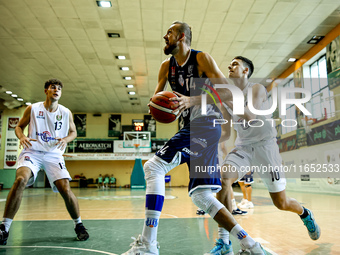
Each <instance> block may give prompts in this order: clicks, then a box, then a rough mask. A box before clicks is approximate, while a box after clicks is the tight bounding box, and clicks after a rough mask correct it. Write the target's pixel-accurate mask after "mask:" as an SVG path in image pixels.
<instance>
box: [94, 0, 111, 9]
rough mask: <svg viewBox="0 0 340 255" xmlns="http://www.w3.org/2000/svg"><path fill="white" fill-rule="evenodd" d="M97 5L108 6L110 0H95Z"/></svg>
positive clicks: (109, 5)
mask: <svg viewBox="0 0 340 255" xmlns="http://www.w3.org/2000/svg"><path fill="white" fill-rule="evenodd" d="M97 5H98V6H99V7H104V8H109V7H111V6H112V4H111V1H97Z"/></svg>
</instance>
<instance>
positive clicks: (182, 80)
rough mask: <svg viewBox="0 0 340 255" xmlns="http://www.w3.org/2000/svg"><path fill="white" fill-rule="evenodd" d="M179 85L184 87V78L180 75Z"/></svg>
mask: <svg viewBox="0 0 340 255" xmlns="http://www.w3.org/2000/svg"><path fill="white" fill-rule="evenodd" d="M178 83H179V84H181V86H182V87H183V85H184V79H183V76H182V75H181V74H180V75H179V77H178Z"/></svg>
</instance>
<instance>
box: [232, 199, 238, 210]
mask: <svg viewBox="0 0 340 255" xmlns="http://www.w3.org/2000/svg"><path fill="white" fill-rule="evenodd" d="M231 205H232V207H233V210H237V206H236V201H235V198H233V199H232V200H231Z"/></svg>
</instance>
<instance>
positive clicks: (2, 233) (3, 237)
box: [0, 224, 8, 245]
mask: <svg viewBox="0 0 340 255" xmlns="http://www.w3.org/2000/svg"><path fill="white" fill-rule="evenodd" d="M7 239H8V232H7V231H6V230H5V225H4V224H0V245H6V244H7Z"/></svg>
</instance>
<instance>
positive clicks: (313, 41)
mask: <svg viewBox="0 0 340 255" xmlns="http://www.w3.org/2000/svg"><path fill="white" fill-rule="evenodd" d="M323 38H324V36H322V35H314V36H313V37H312V38H311V39H309V41H308V42H307V43H308V44H317V43H318V42H320V41H321V40H322V39H323Z"/></svg>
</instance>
